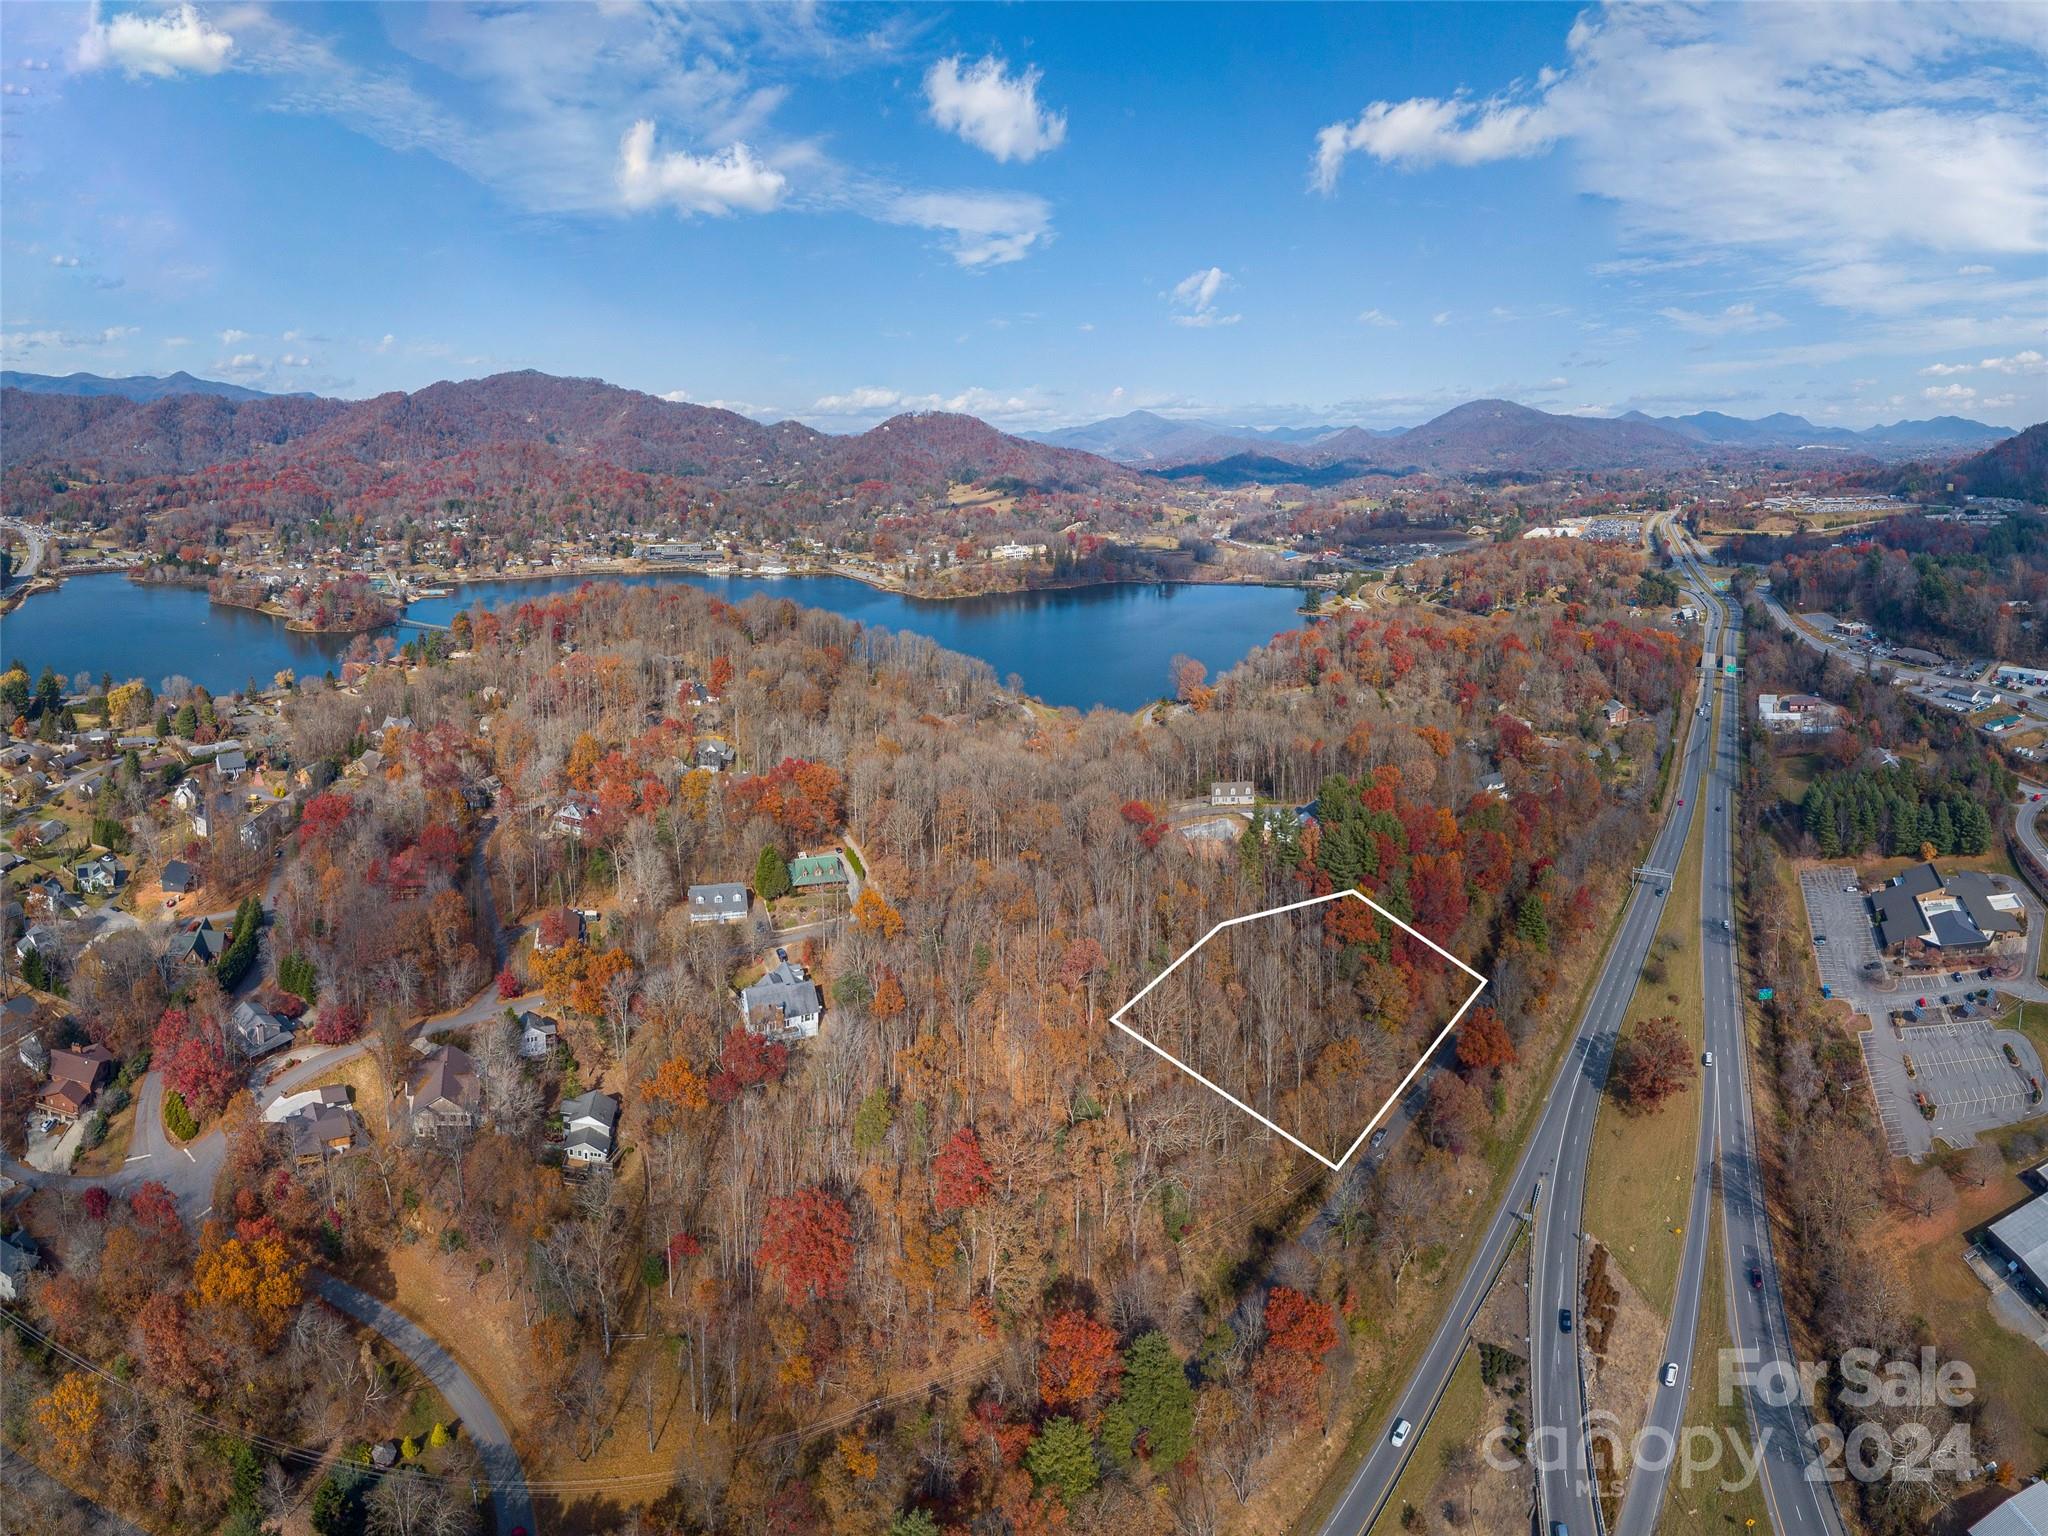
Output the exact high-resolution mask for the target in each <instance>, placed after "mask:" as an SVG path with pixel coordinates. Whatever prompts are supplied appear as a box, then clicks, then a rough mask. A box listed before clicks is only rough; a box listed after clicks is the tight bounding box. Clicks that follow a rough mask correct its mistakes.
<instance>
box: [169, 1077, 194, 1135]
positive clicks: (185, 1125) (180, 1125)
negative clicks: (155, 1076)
mask: <svg viewBox="0 0 2048 1536" xmlns="http://www.w3.org/2000/svg"><path fill="white" fill-rule="evenodd" d="M164 1126H165V1128H166V1129H167V1130H169V1131H170V1133H171V1134H172V1135H173V1136H175V1137H177V1138H178V1140H180V1141H190V1140H191V1139H192V1138H193V1137H194V1136H197V1135H198V1134H199V1122H198V1121H197V1120H194V1119H193V1118H192V1111H191V1110H189V1109H187V1108H186V1107H185V1096H184V1095H183V1094H182V1093H180V1092H178V1090H177V1089H175V1088H169V1089H166V1090H165V1091H164Z"/></svg>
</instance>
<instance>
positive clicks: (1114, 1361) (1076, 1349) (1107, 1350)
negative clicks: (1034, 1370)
mask: <svg viewBox="0 0 2048 1536" xmlns="http://www.w3.org/2000/svg"><path fill="white" fill-rule="evenodd" d="M1123 1373H1124V1360H1123V1356H1122V1355H1120V1354H1118V1353H1117V1347H1116V1333H1115V1331H1114V1330H1112V1329H1110V1328H1107V1327H1105V1326H1104V1325H1103V1324H1101V1323H1098V1322H1097V1321H1095V1319H1094V1318H1092V1317H1090V1316H1089V1315H1088V1314H1087V1313H1086V1312H1083V1311H1081V1310H1079V1309H1078V1308H1071V1307H1070V1308H1067V1309H1064V1310H1062V1311H1059V1312H1055V1313H1053V1314H1052V1316H1051V1317H1049V1318H1047V1319H1046V1320H1045V1329H1044V1331H1043V1332H1042V1333H1041V1334H1040V1335H1039V1341H1038V1395H1039V1398H1040V1399H1041V1400H1042V1401H1043V1402H1044V1403H1045V1405H1046V1406H1047V1407H1048V1408H1069V1407H1072V1408H1084V1409H1085V1408H1088V1407H1090V1406H1092V1405H1093V1404H1094V1403H1095V1402H1096V1401H1097V1400H1098V1399H1099V1398H1102V1397H1106V1396H1109V1395H1110V1394H1112V1393H1114V1392H1115V1391H1116V1385H1117V1382H1118V1380H1119V1379H1120V1378H1121V1377H1122V1376H1123Z"/></svg>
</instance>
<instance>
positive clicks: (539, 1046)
mask: <svg viewBox="0 0 2048 1536" xmlns="http://www.w3.org/2000/svg"><path fill="white" fill-rule="evenodd" d="M561 1033H562V1028H561V1025H560V1024H559V1023H557V1022H556V1021H555V1020H554V1019H551V1018H549V1017H548V1016H547V1015H546V1014H544V1013H535V1012H534V1011H533V1010H532V1009H528V1010H527V1011H526V1012H525V1013H522V1014H520V1015H519V1054H520V1055H521V1056H522V1057H524V1058H525V1059H526V1060H528V1061H540V1060H542V1059H544V1058H545V1057H546V1056H547V1055H548V1054H549V1053H550V1052H552V1051H553V1050H554V1048H555V1042H556V1041H557V1040H559V1039H560V1038H561Z"/></svg>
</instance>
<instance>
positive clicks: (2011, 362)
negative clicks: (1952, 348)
mask: <svg viewBox="0 0 2048 1536" xmlns="http://www.w3.org/2000/svg"><path fill="white" fill-rule="evenodd" d="M1979 370H1982V371H1983V372H1985V373H2007V374H2044V373H2048V356H2044V355H2043V354H2042V353H2040V352H2037V351H2035V350H2034V349H2033V348H2031V347H2029V348H2028V349H2027V350H2026V351H2024V352H2014V353H2012V354H2011V355H2010V356H2007V357H1986V358H1982V359H1980V360H1978V361H1977V362H1974V363H1929V364H1928V365H1927V366H1926V367H1925V368H1922V369H1921V370H1920V373H1921V376H1922V377H1923V378H1929V379H1946V378H1950V377H1952V376H1953V375H1955V374H1958V373H1976V372H1978V371H1979Z"/></svg>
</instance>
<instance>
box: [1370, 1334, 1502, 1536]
mask: <svg viewBox="0 0 2048 1536" xmlns="http://www.w3.org/2000/svg"><path fill="white" fill-rule="evenodd" d="M1485 1408H1486V1391H1485V1388H1484V1386H1483V1385H1482V1384H1481V1382H1480V1380H1479V1351H1478V1349H1477V1348H1476V1347H1474V1346H1473V1345H1471V1344H1467V1345H1466V1346H1465V1352H1464V1353H1463V1354H1462V1355H1460V1356H1459V1357H1458V1364H1457V1368H1456V1369H1455V1370H1453V1371H1452V1372H1451V1380H1450V1384H1449V1385H1448V1386H1446V1387H1445V1388H1444V1395H1443V1400H1442V1401H1441V1402H1439V1403H1438V1404H1437V1407H1436V1412H1435V1413H1434V1414H1433V1415H1431V1417H1430V1420H1429V1422H1428V1423H1427V1424H1425V1425H1423V1426H1421V1427H1420V1428H1419V1429H1418V1430H1417V1431H1416V1433H1417V1434H1419V1435H1421V1436H1422V1438H1421V1439H1420V1440H1418V1441H1416V1442H1415V1449H1414V1450H1413V1451H1411V1452H1409V1453H1408V1464H1407V1465H1406V1466H1404V1467H1403V1468H1402V1469H1401V1475H1400V1477H1399V1478H1398V1479H1396V1481H1395V1483H1394V1491H1393V1492H1392V1493H1391V1494H1390V1495H1388V1498H1387V1503H1386V1507H1385V1508H1384V1509H1382V1510H1381V1511H1380V1517H1379V1519H1377V1520H1375V1521H1373V1523H1372V1531H1371V1533H1370V1536H1397V1533H1399V1532H1402V1531H1406V1530H1409V1529H1411V1527H1410V1526H1408V1525H1406V1524H1404V1523H1403V1522H1402V1511H1403V1510H1404V1509H1408V1508H1411V1507H1412V1508H1413V1509H1414V1510H1415V1511H1416V1513H1417V1514H1418V1515H1425V1514H1426V1513H1427V1511H1428V1510H1429V1508H1430V1505H1431V1504H1432V1503H1433V1502H1434V1500H1435V1496H1436V1490H1437V1485H1438V1484H1439V1483H1441V1482H1442V1481H1443V1478H1444V1474H1445V1471H1446V1466H1445V1457H1446V1453H1448V1452H1450V1451H1451V1449H1452V1448H1453V1447H1455V1446H1461V1445H1462V1446H1471V1445H1475V1444H1477V1443H1478V1440H1479V1419H1480V1415H1481V1414H1482V1413H1483V1412H1484V1411H1485Z"/></svg>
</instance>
